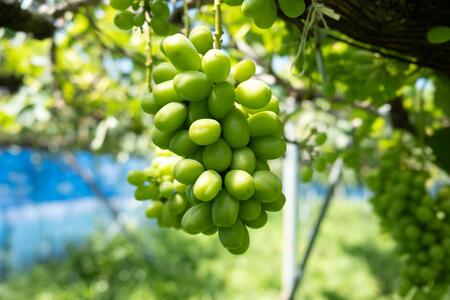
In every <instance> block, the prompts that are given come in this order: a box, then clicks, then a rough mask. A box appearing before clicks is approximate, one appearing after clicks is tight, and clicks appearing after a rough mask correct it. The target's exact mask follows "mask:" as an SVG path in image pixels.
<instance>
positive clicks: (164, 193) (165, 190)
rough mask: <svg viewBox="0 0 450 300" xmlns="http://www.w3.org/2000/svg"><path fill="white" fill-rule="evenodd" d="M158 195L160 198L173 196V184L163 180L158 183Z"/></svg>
mask: <svg viewBox="0 0 450 300" xmlns="http://www.w3.org/2000/svg"><path fill="white" fill-rule="evenodd" d="M159 195H160V196H161V197H162V198H166V199H170V198H172V196H173V185H172V182H170V181H163V182H161V183H160V185H159Z"/></svg>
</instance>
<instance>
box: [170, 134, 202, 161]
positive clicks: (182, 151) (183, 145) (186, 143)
mask: <svg viewBox="0 0 450 300" xmlns="http://www.w3.org/2000/svg"><path fill="white" fill-rule="evenodd" d="M169 149H170V151H172V152H173V153H175V154H177V155H180V156H189V155H191V154H192V153H194V152H195V151H196V150H197V149H198V146H197V144H195V143H194V142H193V141H191V139H190V138H189V131H188V130H180V131H178V132H177V133H175V135H174V136H173V137H172V138H171V139H170V142H169Z"/></svg>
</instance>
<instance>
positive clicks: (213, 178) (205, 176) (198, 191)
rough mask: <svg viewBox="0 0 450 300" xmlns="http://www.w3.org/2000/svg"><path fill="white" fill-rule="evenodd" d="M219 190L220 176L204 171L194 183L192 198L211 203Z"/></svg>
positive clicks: (214, 172) (220, 187) (211, 171)
mask: <svg viewBox="0 0 450 300" xmlns="http://www.w3.org/2000/svg"><path fill="white" fill-rule="evenodd" d="M221 189H222V177H221V176H220V174H219V173H217V172H216V171H213V170H206V171H204V172H203V173H202V174H201V175H200V176H199V177H198V178H197V180H196V181H195V184H194V196H195V197H196V198H197V199H199V200H201V201H211V200H212V199H214V197H216V196H217V194H218V193H219V192H220V190H221Z"/></svg>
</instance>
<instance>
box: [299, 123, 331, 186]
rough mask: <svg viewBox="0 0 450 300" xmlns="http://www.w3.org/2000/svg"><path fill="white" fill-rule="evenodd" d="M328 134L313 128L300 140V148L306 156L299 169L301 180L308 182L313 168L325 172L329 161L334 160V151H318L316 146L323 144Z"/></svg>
mask: <svg viewBox="0 0 450 300" xmlns="http://www.w3.org/2000/svg"><path fill="white" fill-rule="evenodd" d="M327 139H328V135H327V134H326V133H325V132H321V131H318V130H317V129H316V128H313V129H312V130H311V131H310V133H309V135H308V136H307V137H306V138H305V139H304V140H303V141H301V142H300V149H303V151H304V152H305V153H304V154H305V155H303V156H304V157H308V158H307V159H305V160H304V161H303V165H302V167H301V169H300V179H301V180H302V181H303V182H310V181H311V180H312V178H313V175H314V170H315V171H317V172H319V173H322V172H325V170H326V169H327V166H328V164H329V163H332V162H334V161H335V160H336V155H334V153H323V152H319V150H318V148H319V147H320V146H322V145H323V144H325V142H326V141H327Z"/></svg>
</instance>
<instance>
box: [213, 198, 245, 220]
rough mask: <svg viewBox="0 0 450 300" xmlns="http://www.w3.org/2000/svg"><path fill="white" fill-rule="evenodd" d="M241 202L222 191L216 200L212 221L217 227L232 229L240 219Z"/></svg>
mask: <svg viewBox="0 0 450 300" xmlns="http://www.w3.org/2000/svg"><path fill="white" fill-rule="evenodd" d="M238 213H239V201H238V200H236V199H234V198H233V197H231V196H230V195H229V194H228V193H227V192H226V191H224V190H222V191H221V192H220V193H219V194H218V195H217V196H216V198H215V199H214V202H213V206H212V221H213V224H214V225H215V226H217V227H230V226H232V225H233V224H234V223H235V222H236V220H237V217H238Z"/></svg>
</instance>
